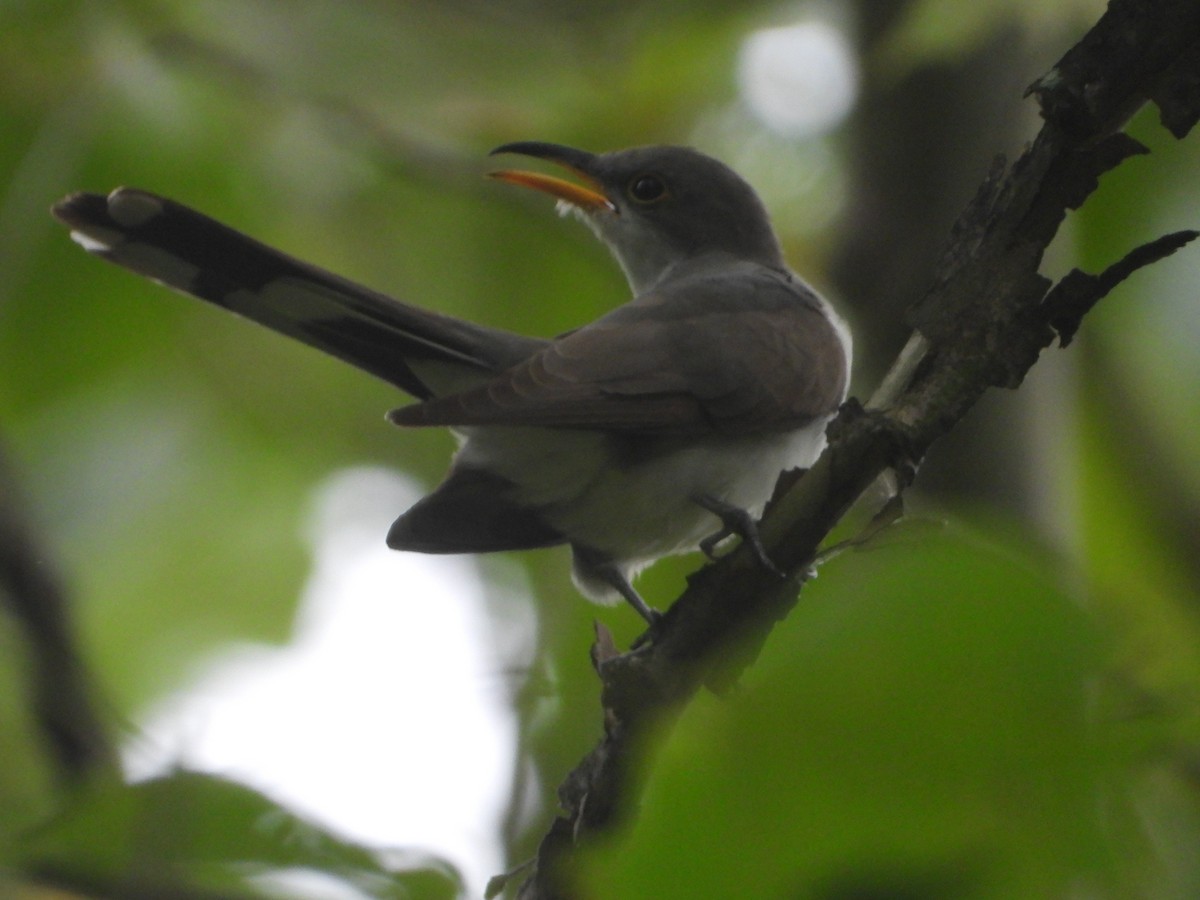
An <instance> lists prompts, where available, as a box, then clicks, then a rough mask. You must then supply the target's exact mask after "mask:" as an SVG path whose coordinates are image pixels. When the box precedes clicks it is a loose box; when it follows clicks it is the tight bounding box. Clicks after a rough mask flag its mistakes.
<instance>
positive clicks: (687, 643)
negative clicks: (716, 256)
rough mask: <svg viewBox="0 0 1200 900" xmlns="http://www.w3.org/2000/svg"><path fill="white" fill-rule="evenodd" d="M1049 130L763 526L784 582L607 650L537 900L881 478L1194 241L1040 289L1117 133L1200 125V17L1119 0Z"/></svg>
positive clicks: (529, 886) (731, 583)
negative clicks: (897, 351)
mask: <svg viewBox="0 0 1200 900" xmlns="http://www.w3.org/2000/svg"><path fill="white" fill-rule="evenodd" d="M1028 93H1029V94H1032V95H1034V96H1036V98H1037V100H1038V103H1039V105H1040V107H1041V112H1042V117H1043V119H1044V124H1043V126H1042V128H1041V130H1040V132H1039V134H1038V135H1037V137H1036V138H1035V140H1034V141H1033V143H1032V144H1031V145H1030V146H1029V147H1028V149H1027V150H1026V151H1025V152H1024V153H1023V154H1022V156H1021V157H1020V158H1019V159H1018V160H1017V162H1016V163H1015V164H1014V165H1013V166H1012V167H1011V169H1008V168H1006V166H1005V164H1004V162H1003V160H998V161H997V163H996V165H994V166H993V169H992V171H991V173H990V174H989V175H988V177H987V178H986V179H985V181H984V183H983V185H982V186H981V187H980V189H979V191H978V193H977V194H976V196H975V198H974V200H973V201H972V202H971V203H970V204H969V205H968V206H967V208H966V210H965V211H964V212H963V214H962V216H961V217H960V219H959V221H958V223H957V224H956V226H955V227H954V229H953V231H952V233H951V235H950V240H949V244H948V247H947V250H946V252H945V254H944V256H943V259H942V262H941V264H940V266H939V267H938V270H937V272H936V275H935V278H934V281H933V285H932V287H931V288H930V289H929V291H928V293H927V294H926V296H925V297H924V298H923V299H922V300H921V301H920V302H918V303H917V304H916V305H915V307H914V308H913V309H912V310H911V312H910V315H909V319H908V321H909V324H910V325H911V326H912V327H913V328H914V330H915V331H914V338H913V339H912V340H911V341H910V342H909V346H908V347H907V348H906V350H905V352H904V353H902V354H901V357H900V359H899V360H898V361H897V364H896V365H895V366H894V367H893V371H892V373H890V374H889V375H888V376H887V377H886V378H885V380H884V387H883V388H881V390H880V391H879V392H878V393H877V395H876V397H875V398H874V399H873V400H872V402H871V404H870V406H869V408H868V409H866V410H864V409H863V408H862V407H861V406H860V405H859V404H858V403H856V402H853V401H852V402H850V403H848V404H847V405H846V406H845V407H844V408H843V409H842V411H841V413H840V414H839V416H838V417H837V419H836V420H835V421H834V422H833V423H832V424H831V426H830V444H829V447H828V448H827V450H826V451H825V453H824V454H823V455H822V457H821V459H820V460H818V462H817V463H816V464H815V465H814V466H813V468H812V469H810V470H809V471H808V473H807V474H806V475H805V476H804V477H803V478H801V479H799V481H798V483H797V484H795V486H794V487H793V488H792V489H790V490H788V491H786V492H785V493H784V494H783V495H782V496H781V497H780V498H779V499H778V501H777V502H775V503H774V504H773V505H772V507H771V508H770V509H769V510H768V513H767V515H766V516H765V517H764V519H763V522H762V524H761V526H760V530H761V535H762V538H763V542H764V544H765V546H766V548H767V551H768V553H769V554H770V556H771V558H772V559H773V560H774V561H775V562H776V564H777V565H778V566H779V567H780V568H782V569H783V570H784V571H785V572H787V573H788V576H787V578H786V579H783V580H780V579H778V578H777V577H776V576H774V575H772V574H771V573H769V572H766V571H765V570H764V569H763V568H762V567H761V566H759V565H757V563H756V562H755V560H754V558H753V554H752V553H750V552H748V550H747V549H746V548H743V547H739V548H738V550H737V551H735V552H733V553H731V554H729V555H728V556H727V557H725V558H723V559H722V560H720V561H719V562H717V563H715V564H713V565H710V566H708V567H706V568H704V569H702V570H701V571H700V572H698V573H696V574H695V575H694V576H692V578H691V579H690V580H689V583H688V587H687V590H686V591H685V592H684V593H683V594H682V595H681V596H680V598H679V599H678V600H677V601H676V603H675V604H674V605H673V606H672V607H671V608H670V609H669V610H668V612H667V613H666V616H665V617H664V620H663V622H662V624H661V628H660V629H658V630H657V631H656V633H655V634H654V636H653V642H652V643H646V644H643V645H641V646H639V647H637V648H636V649H634V650H633V651H631V652H629V653H624V654H618V653H616V652H615V650H613V649H612V648H611V647H610V648H608V649H604V643H603V642H598V644H597V650H596V651H595V653H594V658H595V660H596V668H597V671H598V672H599V675H600V678H601V681H602V684H603V694H602V703H603V721H604V737H603V738H602V739H601V740H600V742H599V743H598V744H597V746H596V747H595V748H594V749H593V750H592V751H591V752H590V753H589V754H588V755H587V756H586V757H585V758H584V759H583V760H582V761H581V762H580V763H579V765H578V766H576V768H575V769H574V771H572V772H571V774H570V775H569V776H568V777H567V779H566V781H565V782H564V783H563V784H562V786H561V787H560V789H559V799H560V802H561V804H562V808H563V813H562V815H561V816H559V817H558V818H556V819H555V821H554V823H553V824H552V825H551V827H550V830H549V832H548V833H547V834H546V836H545V837H544V839H543V840H542V843H541V846H540V847H539V850H538V856H537V859H536V861H535V864H534V867H533V870H532V873H531V874H529V876H528V877H527V879H526V881H525V882H524V884H523V885H522V887H521V890H520V893H519V896H520V897H522V898H524V900H551V898H567V897H571V896H573V891H572V887H571V879H570V867H571V861H572V857H573V854H574V851H575V848H576V847H577V846H578V845H579V844H581V843H583V842H586V841H587V840H589V839H590V838H592V837H594V836H597V835H599V834H601V833H603V832H606V831H610V830H612V829H613V828H614V826H616V825H617V824H619V823H620V822H622V821H625V820H627V819H628V817H629V816H630V815H631V813H632V810H633V809H634V808H635V807H636V804H637V792H638V784H637V778H636V773H637V772H638V771H639V770H640V768H641V764H642V763H643V762H644V761H645V760H644V756H645V754H646V752H647V749H648V748H647V747H646V743H647V737H648V734H649V733H650V732H651V730H652V729H654V730H655V731H657V730H659V729H662V728H664V727H665V726H669V725H670V723H671V722H672V721H674V718H675V717H676V716H677V715H678V713H679V711H680V709H681V708H682V706H683V705H684V704H686V702H687V701H688V700H689V698H690V697H691V696H692V695H693V694H694V693H695V692H696V691H697V690H698V689H699V688H700V687H701V686H702V685H706V686H708V687H710V688H712V689H715V690H721V689H723V688H725V687H727V686H728V685H729V684H731V683H732V682H733V681H735V680H736V678H737V677H738V676H739V675H740V673H741V672H742V671H743V670H744V668H745V667H746V666H747V665H749V664H750V663H751V662H752V661H753V660H754V658H755V657H756V656H757V654H758V652H759V649H760V648H761V647H762V644H763V642H764V641H765V640H766V638H767V636H768V635H769V634H770V632H771V630H772V628H773V626H774V624H775V622H777V621H778V620H780V619H781V618H782V617H784V616H785V615H787V613H788V611H789V610H790V609H791V608H792V606H793V605H794V604H795V603H796V601H797V598H798V594H799V590H800V588H801V587H802V586H803V581H804V578H805V577H806V573H807V572H808V570H809V566H810V565H811V564H812V561H813V560H814V559H815V558H816V555H817V551H818V548H819V547H820V545H821V542H822V541H824V540H825V538H826V537H827V536H828V535H829V533H830V531H831V530H832V528H833V527H834V526H835V525H836V524H837V523H838V521H839V520H840V519H841V518H842V516H844V515H845V513H846V511H847V510H848V509H849V508H850V507H851V506H852V505H853V504H854V503H855V501H856V500H857V499H858V498H859V497H860V496H861V495H862V494H863V492H864V491H866V490H867V489H868V488H869V487H870V486H871V485H872V484H873V483H875V482H876V480H877V479H879V478H880V477H881V476H886V475H887V473H889V472H893V473H895V482H896V486H897V489H899V488H902V487H903V486H905V485H906V484H907V482H908V481H909V480H910V479H911V477H912V475H913V473H915V470H916V466H917V465H918V463H919V462H920V460H921V459H922V457H923V456H924V455H925V453H926V451H927V450H928V449H929V447H930V445H931V444H932V443H933V442H934V441H936V440H937V439H938V438H939V437H941V436H942V435H944V434H945V433H946V432H947V431H949V430H950V429H951V428H952V427H953V426H954V425H955V424H956V423H957V422H958V421H959V420H961V419H962V417H963V416H964V415H965V414H966V413H967V411H968V410H969V409H970V408H971V407H972V406H973V405H974V404H975V402H976V401H977V400H978V399H979V398H980V396H981V395H982V394H983V393H984V392H985V391H986V390H987V389H988V388H991V387H1007V388H1015V387H1017V386H1018V385H1020V383H1021V381H1022V380H1023V379H1024V377H1025V375H1026V373H1027V372H1028V371H1029V369H1030V368H1031V367H1032V366H1033V364H1034V363H1035V362H1036V361H1037V359H1038V356H1039V355H1040V353H1041V351H1042V350H1044V349H1045V348H1047V347H1049V346H1050V344H1051V343H1052V342H1053V341H1054V340H1055V339H1056V338H1057V339H1058V341H1059V343H1060V344H1061V345H1062V346H1066V344H1067V343H1069V342H1070V340H1071V338H1072V337H1073V336H1074V334H1075V332H1076V330H1077V328H1078V326H1079V322H1080V319H1081V318H1082V316H1083V315H1085V314H1086V313H1087V312H1088V311H1089V310H1090V309H1091V308H1092V307H1093V306H1094V305H1095V304H1096V303H1097V302H1098V301H1099V300H1100V299H1101V298H1102V297H1104V296H1105V295H1106V294H1107V293H1108V292H1109V291H1111V290H1112V288H1113V287H1115V286H1116V284H1118V283H1119V282H1120V281H1121V280H1123V279H1124V278H1126V277H1128V275H1130V274H1131V273H1132V272H1133V271H1135V270H1136V269H1138V268H1140V267H1142V266H1144V265H1148V264H1150V263H1153V262H1156V261H1158V260H1159V259H1162V258H1163V257H1165V256H1167V255H1169V254H1171V253H1173V252H1174V251H1175V250H1177V249H1179V248H1180V247H1182V246H1183V245H1184V244H1186V243H1187V242H1188V241H1190V240H1192V239H1193V238H1195V237H1196V232H1180V233H1178V234H1173V235H1168V236H1165V237H1162V238H1159V239H1158V240H1155V241H1151V242H1150V243H1148V244H1145V245H1144V246H1142V247H1139V248H1137V249H1135V250H1133V251H1132V252H1130V253H1129V254H1128V255H1127V256H1126V257H1125V258H1124V259H1122V260H1121V261H1119V262H1117V263H1115V264H1114V265H1112V266H1110V267H1109V268H1108V269H1107V270H1106V271H1105V272H1103V273H1102V274H1100V275H1088V274H1086V273H1082V272H1079V271H1074V272H1071V273H1070V274H1069V275H1067V276H1066V277H1065V278H1063V279H1062V280H1061V281H1060V282H1059V283H1058V284H1057V285H1052V284H1051V282H1050V281H1049V280H1048V279H1047V278H1045V277H1044V276H1043V275H1041V274H1040V273H1039V272H1038V268H1039V265H1040V263H1041V260H1042V255H1043V253H1044V252H1045V250H1046V247H1047V246H1048V245H1049V243H1050V241H1051V240H1052V239H1053V238H1054V236H1055V234H1056V233H1057V231H1058V228H1059V226H1060V225H1061V224H1062V222H1063V220H1064V218H1065V217H1066V214H1067V212H1068V211H1069V210H1071V209H1075V208H1077V207H1079V206H1080V205H1081V204H1082V203H1083V202H1084V200H1085V199H1086V198H1087V197H1088V195H1089V194H1091V193H1092V191H1094V190H1095V188H1096V185H1097V182H1098V179H1099V178H1100V176H1101V175H1102V174H1104V173H1105V172H1107V171H1108V170H1110V169H1112V168H1113V167H1115V166H1116V165H1118V164H1120V163H1121V162H1122V161H1123V160H1125V159H1127V158H1128V157H1130V156H1131V155H1134V154H1138V153H1145V152H1146V150H1145V148H1144V147H1142V146H1141V145H1140V144H1138V143H1137V142H1136V141H1134V140H1133V139H1132V138H1130V137H1128V136H1127V135H1125V134H1123V133H1122V132H1121V131H1120V129H1121V128H1122V127H1123V125H1124V123H1125V122H1126V121H1127V119H1128V118H1129V117H1130V116H1131V115H1132V114H1133V113H1134V112H1135V111H1136V110H1137V109H1138V108H1140V107H1141V106H1142V105H1143V104H1144V103H1145V102H1147V101H1148V100H1153V101H1154V102H1155V103H1156V104H1157V105H1158V107H1159V110H1160V114H1161V118H1162V121H1163V124H1164V126H1165V127H1167V128H1168V129H1169V130H1170V131H1171V132H1172V133H1173V134H1174V135H1175V136H1176V137H1179V138H1182V137H1184V136H1185V135H1186V134H1187V133H1188V131H1189V130H1190V129H1191V128H1192V127H1193V125H1195V123H1196V121H1197V119H1198V118H1200V4H1197V3H1195V0H1112V2H1111V3H1110V5H1109V8H1108V11H1107V12H1106V13H1105V14H1104V16H1103V17H1102V18H1101V20H1100V21H1099V22H1098V23H1097V24H1096V25H1095V27H1093V28H1092V30H1091V31H1089V32H1088V33H1087V34H1086V35H1085V36H1084V37H1083V39H1082V40H1081V41H1080V42H1079V43H1078V44H1077V45H1075V46H1074V47H1073V48H1072V49H1071V50H1070V51H1069V52H1068V53H1067V54H1066V55H1065V56H1063V58H1062V59H1061V60H1060V61H1059V62H1058V64H1057V65H1056V66H1055V67H1054V68H1053V69H1052V70H1051V71H1050V72H1048V73H1047V74H1046V75H1045V76H1043V77H1042V78H1041V79H1039V80H1038V81H1037V82H1036V83H1035V84H1034V85H1033V86H1032V87H1031V88H1030V90H1029V92H1028Z"/></svg>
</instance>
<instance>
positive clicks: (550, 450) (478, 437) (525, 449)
mask: <svg viewBox="0 0 1200 900" xmlns="http://www.w3.org/2000/svg"><path fill="white" fill-rule="evenodd" d="M827 422H828V419H822V420H820V421H817V422H813V423H811V424H809V425H807V426H805V427H804V428H801V429H798V430H795V431H790V432H784V433H776V434H753V435H741V436H736V437H728V436H711V437H707V438H703V439H695V438H693V439H691V440H689V441H686V442H683V441H681V442H679V444H678V445H676V446H667V447H664V448H663V451H662V452H659V453H652V454H646V455H645V456H642V457H639V458H638V459H637V461H636V462H632V463H630V462H628V461H627V460H626V461H622V460H620V459H619V458H614V455H613V444H612V442H611V441H610V440H609V439H608V438H607V437H605V436H603V435H600V434H597V433H594V432H587V431H571V430H549V429H535V428H513V429H497V428H486V429H478V430H472V431H471V432H469V433H468V435H467V441H466V443H465V444H464V446H463V448H462V450H461V451H460V455H459V462H460V463H462V464H464V465H475V466H480V467H483V468H486V469H488V470H489V471H492V472H495V473H496V474H499V475H501V476H503V477H504V478H506V479H508V480H509V481H511V482H512V483H513V484H514V485H515V488H514V498H515V499H517V500H518V502H520V503H521V504H523V505H524V504H528V505H531V506H536V507H540V508H541V509H542V510H543V516H544V518H545V519H546V521H547V522H548V523H549V524H551V525H552V526H553V527H554V528H556V529H557V530H558V531H560V532H561V533H562V534H564V535H566V536H567V538H568V539H569V540H570V542H571V543H573V544H582V545H584V546H586V547H589V548H591V549H592V550H596V551H599V552H600V553H602V554H603V555H605V556H607V557H609V558H610V559H612V560H613V562H615V563H616V564H617V566H618V567H619V568H620V569H621V570H622V571H624V572H625V573H626V576H627V577H629V578H632V576H633V575H634V574H635V573H636V572H637V571H639V570H640V569H642V568H643V567H645V566H646V565H648V564H649V563H651V562H653V561H654V560H656V559H658V558H660V557H663V556H670V555H674V554H678V553H686V552H689V551H691V550H694V549H695V548H696V547H697V545H698V544H699V543H700V541H701V540H703V539H704V538H706V537H708V536H709V535H711V534H713V533H715V532H717V531H718V530H720V528H721V522H720V520H719V519H718V518H717V517H716V516H715V515H713V514H712V513H711V512H709V511H707V510H705V509H703V508H702V507H700V506H699V505H697V504H696V503H695V502H694V501H693V499H692V498H693V497H695V496H696V495H698V494H703V495H707V496H710V497H715V498H717V499H719V500H723V501H725V502H726V503H729V504H732V505H734V506H737V507H739V508H741V509H744V510H746V511H747V512H749V513H751V514H752V515H754V516H755V517H757V516H759V515H761V513H762V509H763V506H764V505H765V504H766V502H767V500H769V499H770V497H771V493H772V491H773V490H774V487H775V482H776V481H777V479H778V477H779V474H780V472H782V471H784V470H785V469H791V468H797V467H800V468H807V467H808V466H810V465H812V463H813V462H814V461H815V460H816V458H817V456H819V455H820V453H821V450H822V449H823V448H824V446H825V425H826V424H827ZM587 593H588V594H589V595H591V596H592V599H596V600H604V601H607V600H609V599H612V598H611V597H610V596H608V595H607V592H605V595H604V596H598V595H597V591H596V590H594V589H590V590H588V591H587Z"/></svg>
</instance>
